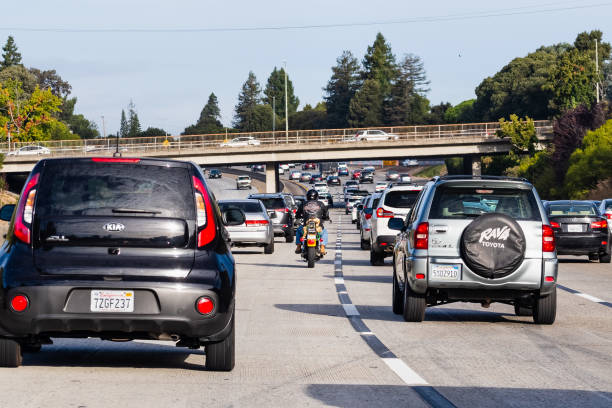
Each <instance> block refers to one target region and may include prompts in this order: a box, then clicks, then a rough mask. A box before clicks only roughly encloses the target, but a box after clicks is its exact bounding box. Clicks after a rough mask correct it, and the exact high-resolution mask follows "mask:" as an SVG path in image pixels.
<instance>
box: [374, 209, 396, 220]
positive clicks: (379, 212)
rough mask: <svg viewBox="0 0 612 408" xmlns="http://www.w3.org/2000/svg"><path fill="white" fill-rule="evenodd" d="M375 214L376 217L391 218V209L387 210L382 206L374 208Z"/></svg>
mask: <svg viewBox="0 0 612 408" xmlns="http://www.w3.org/2000/svg"><path fill="white" fill-rule="evenodd" d="M376 216H377V217H378V218H393V211H387V210H385V209H384V208H382V207H379V208H378V209H377V210H376Z"/></svg>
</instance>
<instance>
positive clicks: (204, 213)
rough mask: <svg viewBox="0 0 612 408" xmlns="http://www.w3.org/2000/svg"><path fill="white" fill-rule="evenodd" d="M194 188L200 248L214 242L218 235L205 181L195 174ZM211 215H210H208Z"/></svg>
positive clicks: (198, 244)
mask: <svg viewBox="0 0 612 408" xmlns="http://www.w3.org/2000/svg"><path fill="white" fill-rule="evenodd" d="M192 180H193V188H194V189H195V193H194V194H195V203H196V223H197V227H198V235H197V237H198V239H197V246H198V248H201V247H203V246H204V245H207V244H209V243H211V242H212V240H213V239H214V238H215V235H216V228H215V221H214V218H213V217H212V214H213V211H212V205H211V204H210V197H209V196H208V194H207V192H206V189H205V188H204V183H202V181H201V180H200V179H199V178H197V177H195V176H193V177H192ZM209 214H210V215H211V216H210V217H209V216H208V215H209Z"/></svg>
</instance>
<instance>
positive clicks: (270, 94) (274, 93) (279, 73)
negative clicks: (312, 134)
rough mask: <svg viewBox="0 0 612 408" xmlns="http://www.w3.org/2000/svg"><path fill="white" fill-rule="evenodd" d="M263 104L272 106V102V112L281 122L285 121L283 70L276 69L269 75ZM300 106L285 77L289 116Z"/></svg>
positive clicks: (290, 83)
mask: <svg viewBox="0 0 612 408" xmlns="http://www.w3.org/2000/svg"><path fill="white" fill-rule="evenodd" d="M264 95H265V96H264V98H263V101H264V103H267V104H268V105H270V106H272V105H273V103H272V102H273V99H275V101H274V110H275V112H276V115H277V116H278V117H279V118H281V120H282V121H284V120H285V70H284V69H283V68H281V69H276V67H274V70H273V71H272V73H271V74H270V77H269V78H268V83H267V84H266V89H264ZM299 104H300V100H299V99H298V98H297V97H296V96H295V95H294V93H293V83H292V82H291V80H290V79H289V76H287V110H288V111H289V116H291V115H292V114H294V113H295V112H296V111H297V108H298V105H299Z"/></svg>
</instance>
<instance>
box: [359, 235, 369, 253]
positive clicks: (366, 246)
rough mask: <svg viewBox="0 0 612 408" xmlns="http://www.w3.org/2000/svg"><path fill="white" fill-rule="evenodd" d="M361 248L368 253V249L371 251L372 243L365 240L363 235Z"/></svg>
mask: <svg viewBox="0 0 612 408" xmlns="http://www.w3.org/2000/svg"><path fill="white" fill-rule="evenodd" d="M360 246H361V249H363V250H364V251H367V250H368V249H370V242H369V241H366V240H365V239H363V235H361V243H360Z"/></svg>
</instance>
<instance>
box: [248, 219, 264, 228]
mask: <svg viewBox="0 0 612 408" xmlns="http://www.w3.org/2000/svg"><path fill="white" fill-rule="evenodd" d="M244 223H245V224H246V226H247V227H261V226H262V225H268V224H269V222H268V220H246V221H245V222H244Z"/></svg>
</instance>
